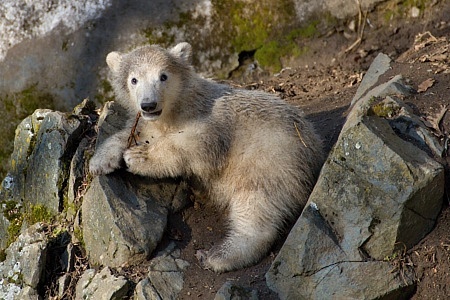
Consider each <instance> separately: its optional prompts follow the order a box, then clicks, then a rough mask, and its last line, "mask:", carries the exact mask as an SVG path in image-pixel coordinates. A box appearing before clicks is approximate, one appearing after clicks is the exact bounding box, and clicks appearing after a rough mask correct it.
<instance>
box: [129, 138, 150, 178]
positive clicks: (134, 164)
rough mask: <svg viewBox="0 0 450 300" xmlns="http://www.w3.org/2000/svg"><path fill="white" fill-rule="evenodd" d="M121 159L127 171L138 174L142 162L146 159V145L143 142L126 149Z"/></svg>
mask: <svg viewBox="0 0 450 300" xmlns="http://www.w3.org/2000/svg"><path fill="white" fill-rule="evenodd" d="M123 159H124V160H125V164H126V165H127V168H128V171H130V172H131V173H136V174H138V173H139V171H140V170H141V169H142V164H143V163H145V162H146V161H147V160H148V145H147V144H143V145H139V146H135V147H132V148H130V149H127V150H126V151H125V153H124V154H123Z"/></svg>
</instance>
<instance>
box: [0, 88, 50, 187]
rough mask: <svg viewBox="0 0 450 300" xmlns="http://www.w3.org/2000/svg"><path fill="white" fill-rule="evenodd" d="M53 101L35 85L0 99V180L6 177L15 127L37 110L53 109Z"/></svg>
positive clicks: (12, 147)
mask: <svg viewBox="0 0 450 300" xmlns="http://www.w3.org/2000/svg"><path fill="white" fill-rule="evenodd" d="M53 103H54V99H53V97H52V95H50V94H49V93H47V92H41V91H40V90H39V89H38V88H37V84H33V85H31V86H30V87H28V88H27V89H25V90H23V91H21V92H19V93H15V94H10V95H5V96H3V97H1V98H0V119H1V120H2V126H1V127H0V140H2V141H3V143H2V145H1V146H0V178H1V179H3V178H4V177H5V176H6V172H7V170H8V162H9V158H10V155H11V153H12V151H13V149H14V132H15V129H16V127H17V125H18V124H19V123H20V122H21V121H22V120H23V119H24V118H25V117H27V116H28V115H30V114H32V113H33V112H34V111H35V110H36V109H38V108H50V109H51V108H53V107H54V104H53Z"/></svg>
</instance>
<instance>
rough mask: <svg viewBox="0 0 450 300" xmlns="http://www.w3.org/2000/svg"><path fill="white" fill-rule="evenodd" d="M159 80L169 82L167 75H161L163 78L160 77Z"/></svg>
mask: <svg viewBox="0 0 450 300" xmlns="http://www.w3.org/2000/svg"><path fill="white" fill-rule="evenodd" d="M159 80H161V81H166V80H167V75H166V74H161V77H159Z"/></svg>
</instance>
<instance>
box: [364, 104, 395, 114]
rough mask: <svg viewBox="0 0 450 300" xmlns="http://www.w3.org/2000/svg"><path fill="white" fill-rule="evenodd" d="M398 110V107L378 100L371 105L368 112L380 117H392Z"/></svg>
mask: <svg viewBox="0 0 450 300" xmlns="http://www.w3.org/2000/svg"><path fill="white" fill-rule="evenodd" d="M398 110H399V108H398V107H395V106H393V105H389V104H386V103H384V102H380V103H377V104H375V105H373V106H372V107H371V108H370V110H369V112H368V113H369V114H372V115H376V116H378V117H382V118H392V117H393V116H395V115H396V114H397V113H398Z"/></svg>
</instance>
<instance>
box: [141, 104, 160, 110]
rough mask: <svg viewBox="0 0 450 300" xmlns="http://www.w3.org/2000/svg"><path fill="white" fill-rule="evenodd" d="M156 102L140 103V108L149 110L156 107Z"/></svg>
mask: <svg viewBox="0 0 450 300" xmlns="http://www.w3.org/2000/svg"><path fill="white" fill-rule="evenodd" d="M156 106H157V103H154V102H150V103H141V109H142V110H143V111H145V112H151V111H154V110H155V109H156Z"/></svg>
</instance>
